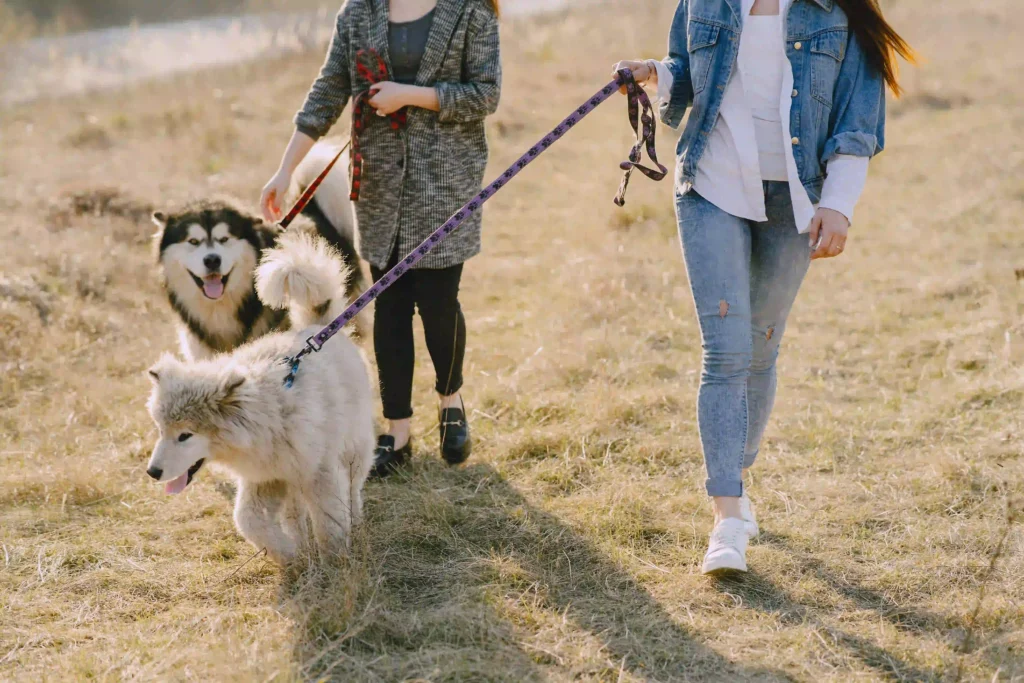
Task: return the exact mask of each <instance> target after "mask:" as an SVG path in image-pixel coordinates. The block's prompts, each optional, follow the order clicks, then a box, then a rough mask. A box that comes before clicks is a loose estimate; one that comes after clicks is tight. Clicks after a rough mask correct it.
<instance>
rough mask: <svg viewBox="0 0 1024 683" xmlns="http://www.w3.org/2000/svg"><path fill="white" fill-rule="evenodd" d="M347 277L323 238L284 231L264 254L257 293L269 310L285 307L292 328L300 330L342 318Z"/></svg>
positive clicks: (257, 281)
mask: <svg viewBox="0 0 1024 683" xmlns="http://www.w3.org/2000/svg"><path fill="white" fill-rule="evenodd" d="M348 277H349V271H348V269H347V268H346V267H345V264H344V262H343V261H342V258H341V255H340V254H338V252H337V250H335V249H334V248H333V247H331V246H330V245H329V244H327V242H326V241H325V240H324V239H323V238H322V237H320V236H318V235H310V234H308V233H302V232H286V233H284V234H283V235H282V236H281V238H280V239H279V240H278V243H277V246H275V247H274V248H273V249H269V250H267V251H265V252H264V253H263V259H262V260H261V261H260V265H259V268H257V269H256V294H257V295H258V296H259V297H260V301H262V302H263V303H264V304H265V305H267V306H270V307H271V308H287V309H288V315H289V317H290V319H291V324H292V327H293V328H294V329H299V330H301V329H302V328H304V327H309V326H310V325H326V324H327V323H328V322H330V321H331V320H333V319H334V318H335V317H336V316H338V315H341V312H342V311H343V310H344V307H345V304H346V296H345V285H346V282H347V280H348Z"/></svg>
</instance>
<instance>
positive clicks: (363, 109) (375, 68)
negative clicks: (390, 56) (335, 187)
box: [278, 50, 408, 230]
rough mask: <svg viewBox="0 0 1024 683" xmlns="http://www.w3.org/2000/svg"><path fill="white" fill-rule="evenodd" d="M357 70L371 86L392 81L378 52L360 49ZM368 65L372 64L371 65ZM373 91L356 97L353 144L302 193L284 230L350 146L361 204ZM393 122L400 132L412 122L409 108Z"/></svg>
mask: <svg viewBox="0 0 1024 683" xmlns="http://www.w3.org/2000/svg"><path fill="white" fill-rule="evenodd" d="M356 60H357V61H356V70H357V71H358V72H359V75H360V76H362V77H363V78H364V79H366V81H367V82H369V83H370V85H373V84H374V83H380V82H382V81H386V80H388V67H387V65H386V64H385V63H384V59H383V58H382V57H381V56H380V54H378V53H377V51H376V50H360V51H359V52H357V53H356ZM367 62H368V63H369V65H367ZM369 95H370V91H369V89H367V90H364V91H363V92H361V93H359V94H358V95H356V96H355V98H354V99H353V100H352V132H351V134H350V138H349V141H348V142H346V143H345V146H344V147H342V148H341V149H340V150H339V151H338V153H337V154H336V155H335V157H334V159H332V160H331V163H329V164H327V168H325V169H324V170H323V171H322V172H321V173H320V175H318V176H317V177H316V180H314V181H313V182H312V183H310V185H309V187H307V188H306V190H305V191H304V192H303V193H302V196H300V197H299V198H298V200H296V202H295V204H294V206H292V208H291V209H290V210H289V211H288V214H287V215H286V216H285V217H284V218H282V219H281V221H280V223H278V225H280V226H281V229H282V230H285V229H287V228H288V226H289V225H291V224H292V221H294V220H295V217H296V216H298V215H299V214H300V213H302V210H303V209H305V208H306V205H308V204H309V202H310V201H312V199H313V195H315V194H316V191H317V190H318V189H319V188H320V184H321V183H323V181H324V178H326V177H327V174H328V173H330V172H331V169H332V168H334V165H335V164H336V163H338V160H339V159H341V155H342V154H344V153H345V150H347V149H348V148H349V147H351V148H352V160H351V162H350V172H349V175H350V177H351V182H352V189H351V193H350V195H349V196H350V198H351V199H352V201H354V202H357V201H359V187H360V184H361V183H360V181H361V179H362V176H363V154H362V152H361V151H360V149H359V138H360V136H362V134H363V131H364V130H366V126H367V124H368V123H369V121H370V116H373V115H374V114H373V111H374V110H373V107H369V106H367V100H368V99H369ZM387 118H388V119H389V120H390V122H391V129H392V130H398V129H400V128H402V127H403V126H405V124H406V123H407V121H408V118H407V113H406V110H405V108H404V107H403V108H402V109H399V110H398V111H396V112H394V113H392V114H389V115H388V117H387Z"/></svg>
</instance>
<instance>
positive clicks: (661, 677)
mask: <svg viewBox="0 0 1024 683" xmlns="http://www.w3.org/2000/svg"><path fill="white" fill-rule="evenodd" d="M367 498H368V500H370V501H372V503H370V504H369V505H368V512H369V516H368V523H367V527H366V528H367V529H368V532H367V533H366V538H365V541H366V543H365V547H364V548H362V549H358V550H357V552H356V553H355V555H356V556H357V557H356V558H355V559H356V561H354V562H352V565H351V566H350V567H349V570H350V571H352V572H354V574H353V576H352V577H351V578H350V579H349V580H348V581H347V583H346V584H345V586H341V587H340V588H341V590H340V591H339V590H338V588H339V587H338V586H335V587H330V584H331V582H332V581H333V580H332V579H329V578H327V580H326V583H325V584H324V585H326V586H328V588H327V589H326V590H321V589H318V590H314V591H312V592H311V591H309V590H308V589H307V588H303V589H301V590H300V591H298V593H296V594H295V595H296V597H295V600H297V601H299V602H301V604H302V605H303V607H302V609H303V610H305V612H304V613H305V614H306V615H307V616H308V615H310V614H313V613H317V614H319V616H317V617H316V618H314V619H308V618H306V619H303V620H302V621H301V622H299V623H298V626H299V628H298V629H297V631H298V633H297V642H296V646H295V659H296V664H297V666H298V668H299V669H300V671H301V674H302V676H303V677H306V678H312V679H321V678H324V677H326V678H330V679H332V680H361V681H363V680H365V681H374V680H382V681H383V680H407V679H415V678H429V679H430V680H433V681H441V680H450V681H456V680H457V681H466V680H487V681H530V680H546V679H547V678H549V677H550V676H551V675H557V676H558V677H560V678H582V679H594V680H656V681H684V680H700V681H716V680H729V681H738V680H767V681H771V680H788V679H787V677H786V676H785V675H784V674H782V673H781V672H778V671H773V670H769V669H764V668H756V667H746V666H742V665H740V664H737V663H735V662H732V661H729V660H728V659H726V658H725V657H723V656H722V655H720V654H718V653H717V652H715V651H714V650H713V649H711V648H709V647H708V646H706V645H704V644H702V643H701V642H700V640H699V639H698V638H696V637H695V636H694V634H692V633H691V632H689V631H688V630H687V629H686V628H684V627H683V626H682V625H681V624H680V623H679V622H678V621H677V620H675V619H674V618H673V617H672V616H671V615H670V614H669V613H668V612H666V610H665V609H664V608H663V607H662V606H661V605H660V604H659V603H658V602H657V601H656V600H655V599H654V598H653V597H652V596H651V595H650V594H649V593H648V592H647V591H646V590H645V589H644V588H643V587H642V586H640V585H639V584H638V583H637V582H636V581H635V580H634V579H633V578H632V577H631V576H630V575H629V574H627V573H626V572H624V571H623V570H622V569H621V568H620V567H619V566H617V565H616V563H615V562H613V561H612V560H611V559H610V558H608V557H606V556H605V555H604V554H603V553H602V552H601V551H600V550H599V549H598V548H597V547H595V546H594V545H593V544H592V543H591V542H589V541H588V540H587V539H585V538H584V537H582V536H581V535H580V534H578V533H576V532H575V531H574V530H573V529H572V528H570V527H569V526H567V525H566V524H565V523H563V522H562V521H561V520H559V519H558V518H557V517H555V516H554V515H551V514H549V513H547V512H544V511H541V510H538V509H536V508H534V507H532V506H531V505H530V504H529V503H528V502H527V501H526V500H525V499H524V498H523V497H522V496H521V495H520V494H519V493H518V492H517V491H516V490H515V488H513V487H512V486H511V485H510V484H509V483H508V482H506V481H505V480H504V479H503V478H502V477H501V475H500V474H499V473H498V472H497V471H496V470H494V469H493V468H491V467H490V466H488V465H483V464H480V465H473V466H470V467H467V468H464V469H461V470H451V469H447V468H443V467H441V466H436V465H428V466H426V467H423V468H422V469H420V470H418V471H417V472H416V473H415V476H411V477H404V478H402V479H401V480H396V481H391V482H388V483H385V484H377V485H372V486H370V487H368V490H367ZM363 553H365V557H362V558H360V557H358V556H359V555H360V554H363ZM357 564H358V565H359V566H361V567H362V569H359V568H357V567H356V565H357ZM360 572H362V573H363V574H364V576H362V577H359V580H357V581H353V580H352V578H356V577H358V576H359V574H360ZM322 578H323V577H322ZM321 583H324V581H323V580H321ZM356 584H361V587H356ZM346 586H347V587H346ZM325 652H326V653H329V654H327V655H325Z"/></svg>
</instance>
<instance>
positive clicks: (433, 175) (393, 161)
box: [295, 0, 501, 269]
mask: <svg viewBox="0 0 1024 683" xmlns="http://www.w3.org/2000/svg"><path fill="white" fill-rule="evenodd" d="M369 49H373V50H376V51H377V53H378V54H380V56H381V57H382V58H383V59H384V61H385V63H386V64H387V66H388V72H389V73H393V71H392V69H391V63H390V58H389V56H388V0H346V2H345V4H344V6H343V7H342V8H341V11H340V12H339V13H338V23H337V31H336V32H335V35H334V39H333V41H332V43H331V48H330V51H329V52H328V55H327V60H326V62H325V63H324V65H323V68H322V69H321V71H320V76H319V78H317V80H316V82H314V83H313V87H312V88H311V89H310V92H309V95H308V96H307V98H306V102H305V104H304V105H303V107H302V110H301V111H300V112H299V113H298V114H297V115H296V117H295V124H296V125H297V126H298V127H299V129H300V130H302V131H304V132H307V133H309V134H312V135H313V136H314V137H316V136H322V135H326V134H327V132H328V131H329V130H330V128H331V127H332V126H333V125H334V123H335V122H336V121H337V120H338V117H339V116H340V115H341V112H342V110H343V109H344V108H345V105H346V104H347V103H348V100H349V98H350V97H351V96H352V95H355V94H358V93H360V92H363V91H365V90H367V89H368V88H369V86H370V84H369V83H368V82H367V81H366V80H365V79H364V78H363V77H362V76H361V75H360V74H359V72H358V71H357V69H356V53H357V52H358V51H359V50H369ZM416 85H420V86H428V87H433V88H435V89H436V90H437V97H438V101H439V102H440V105H441V106H440V109H441V111H440V112H432V111H427V110H425V109H418V108H415V107H409V109H408V125H407V126H405V127H404V128H402V129H400V130H397V131H396V130H393V129H392V128H391V126H390V123H389V120H388V119H386V118H381V117H378V116H369V117H368V118H369V119H370V121H369V123H368V125H367V126H366V128H365V129H364V132H363V134H362V137H360V146H361V150H362V153H363V160H364V161H363V170H362V181H361V187H360V197H359V201H358V202H357V203H356V219H357V222H358V225H359V237H360V251H361V255H362V257H363V258H364V259H366V260H367V261H369V262H370V263H371V264H373V265H374V266H377V267H378V268H381V269H383V268H386V267H387V266H388V262H389V260H390V259H391V257H392V255H396V256H397V257H399V258H401V257H404V256H405V255H406V254H408V253H409V252H411V251H412V250H413V249H415V248H416V247H417V246H419V244H420V242H422V241H423V240H424V239H426V238H427V236H429V235H430V233H431V232H433V231H434V230H435V229H436V228H437V227H438V226H440V225H441V224H442V223H444V222H445V221H446V220H448V219H449V218H450V217H451V216H452V214H454V213H455V212H456V211H458V210H459V209H460V208H461V207H462V205H463V204H465V203H466V202H467V201H469V200H470V199H471V198H472V197H473V196H474V195H475V194H476V193H477V192H479V191H480V188H481V187H482V185H483V176H484V171H485V168H486V166H487V139H486V136H485V134H484V117H486V116H488V115H489V114H493V113H494V111H495V110H496V109H497V106H498V98H499V95H500V92H501V55H500V47H499V40H498V18H497V16H495V14H494V11H493V9H492V8H491V5H490V3H489V2H488V1H487V0H438V2H437V9H436V10H435V12H434V22H433V26H432V27H431V29H430V35H429V38H428V39H427V47H426V52H425V54H424V55H423V62H422V64H421V65H420V70H419V74H418V75H417V77H416ZM480 227H481V223H480V214H479V213H477V214H476V215H474V216H473V217H472V218H470V219H469V220H467V221H466V222H465V223H464V224H463V225H462V227H461V228H459V229H458V230H457V231H456V232H454V233H452V234H451V235H450V236H449V237H448V239H446V240H445V241H444V242H442V243H440V244H439V245H437V246H436V247H435V248H434V250H433V251H432V252H430V254H428V255H427V256H426V257H425V258H424V259H423V260H422V261H420V263H419V264H418V266H417V267H419V268H447V267H449V266H454V265H458V264H460V263H463V262H464V261H466V260H467V259H469V258H470V257H472V256H474V255H476V254H478V253H479V252H480Z"/></svg>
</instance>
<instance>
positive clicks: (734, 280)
mask: <svg viewBox="0 0 1024 683" xmlns="http://www.w3.org/2000/svg"><path fill="white" fill-rule="evenodd" d="M764 196H765V208H766V210H767V216H768V220H767V221H766V222H764V223H757V222H754V221H749V220H746V219H742V218H737V217H736V216H733V215H731V214H728V213H726V212H725V211H722V210H721V209H719V208H718V207H716V206H715V205H714V204H712V203H711V202H709V201H707V200H706V199H704V198H703V197H701V196H700V195H699V194H697V193H696V192H695V191H693V190H690V191H689V192H688V193H686V194H685V195H683V196H678V195H677V197H676V215H677V217H678V220H679V233H680V237H681V239H682V243H683V256H684V257H685V259H686V270H687V274H688V275H689V279H690V288H691V290H692V292H693V300H694V305H695V307H696V310H697V317H698V320H699V322H700V333H701V340H702V343H703V349H704V367H703V372H702V374H701V381H700V392H699V394H698V397H697V424H698V426H699V428H700V440H701V446H702V447H703V449H704V464H705V466H706V467H707V474H708V478H707V482H706V488H707V492H708V495H709V496H740V495H742V494H743V479H742V476H741V475H742V471H743V469H745V468H747V467H750V466H751V465H753V464H754V460H755V458H757V451H758V448H759V446H760V443H761V437H762V436H763V435H764V430H765V427H766V426H767V424H768V417H769V415H770V414H771V412H772V404H773V403H774V402H775V386H776V379H775V361H776V359H777V358H778V355H779V344H780V342H781V341H782V335H783V333H784V332H785V329H786V317H787V316H788V315H789V311H790V309H791V308H792V306H793V301H794V300H795V299H796V294H797V292H798V291H799V289H800V284H801V283H802V282H803V279H804V275H806V274H807V268H808V265H809V264H810V256H811V250H810V248H809V247H808V236H807V235H806V234H800V233H798V232H797V229H796V225H795V223H794V220H793V206H792V203H791V202H790V197H789V185H788V183H784V182H765V183H764Z"/></svg>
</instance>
